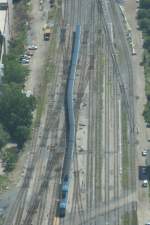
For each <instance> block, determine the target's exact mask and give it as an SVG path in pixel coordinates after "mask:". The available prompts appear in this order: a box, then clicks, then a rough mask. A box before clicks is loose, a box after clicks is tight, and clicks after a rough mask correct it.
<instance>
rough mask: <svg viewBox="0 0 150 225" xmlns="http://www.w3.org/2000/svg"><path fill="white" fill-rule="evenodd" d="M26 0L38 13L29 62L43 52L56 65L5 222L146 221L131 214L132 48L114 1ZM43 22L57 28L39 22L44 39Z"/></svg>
mask: <svg viewBox="0 0 150 225" xmlns="http://www.w3.org/2000/svg"><path fill="white" fill-rule="evenodd" d="M32 4H33V6H34V4H35V5H36V10H38V13H37V18H36V15H35V23H37V21H38V20H39V21H41V24H40V29H41V32H40V35H41V37H39V36H38V35H39V34H38V28H37V29H36V28H35V27H34V22H32V26H33V28H32V26H31V29H33V30H32V32H31V33H32V36H33V37H32V38H34V39H35V40H36V41H37V46H38V49H37V50H36V52H37V53H35V59H34V57H33V64H34V65H36V59H37V58H42V56H41V55H40V52H39V51H41V52H46V54H47V57H48V60H47V61H48V63H49V64H52V65H54V69H53V70H52V77H51V79H50V81H48V82H47V88H46V97H45V99H44V100H43V101H45V102H44V105H45V107H44V112H43V114H42V116H41V119H40V122H39V124H38V125H37V126H36V128H35V129H33V135H32V141H31V143H29V144H28V149H29V150H28V158H27V160H26V162H25V170H24V176H23V177H21V178H20V182H19V184H18V192H17V196H16V198H15V200H14V201H13V202H12V203H11V204H10V206H9V209H8V211H7V215H6V219H5V222H4V225H138V224H139V225H142V224H143V225H144V224H145V221H142V223H138V214H137V208H138V207H139V205H140V202H139V201H138V191H137V185H138V182H137V179H138V178H137V177H138V169H137V162H136V157H137V153H136V147H137V146H136V125H135V124H136V121H135V120H136V118H135V107H134V105H135V103H134V95H135V93H134V88H135V87H134V71H135V70H134V69H133V63H132V62H134V60H133V59H132V58H133V57H136V56H135V55H133V54H132V51H131V49H130V46H129V43H128V40H127V31H126V26H125V24H124V18H123V16H122V12H121V10H120V8H119V4H118V2H117V1H115V0H109V1H105V0H55V1H50V2H49V1H46V0H43V1H39V0H32ZM56 10H58V13H55V14H54V12H55V11H56ZM50 13H51V14H54V15H55V16H54V17H53V19H51V18H50V16H49V14H50ZM36 20H37V21H36ZM44 24H52V30H53V32H50V28H49V30H48V31H47V30H46V31H45V30H44V40H43V30H42V27H43V25H44ZM37 27H38V26H37ZM30 35H31V34H30V33H29V36H30ZM29 38H31V37H29ZM40 49H41V50H40ZM34 60H35V61H34ZM43 64H44V62H43ZM39 67H40V64H39V65H38V63H37V65H36V66H35V68H36V69H35V73H36V72H37V71H38V70H39ZM30 69H31V72H32V70H33V65H30ZM37 74H38V72H37ZM32 81H33V78H32V77H31V78H30V77H29V80H28V81H27V83H28V82H29V83H30V84H31V85H30V89H32V88H33V92H34V90H35V87H34V85H33V84H32ZM31 87H32V88H31ZM34 94H35V93H34ZM149 219H150V218H149Z"/></svg>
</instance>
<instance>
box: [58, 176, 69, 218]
mask: <svg viewBox="0 0 150 225" xmlns="http://www.w3.org/2000/svg"><path fill="white" fill-rule="evenodd" d="M68 189H69V177H68V175H66V176H65V177H64V179H63V183H62V187H61V193H60V199H61V201H60V204H59V214H60V217H64V216H65V210H66V205H67V197H68Z"/></svg>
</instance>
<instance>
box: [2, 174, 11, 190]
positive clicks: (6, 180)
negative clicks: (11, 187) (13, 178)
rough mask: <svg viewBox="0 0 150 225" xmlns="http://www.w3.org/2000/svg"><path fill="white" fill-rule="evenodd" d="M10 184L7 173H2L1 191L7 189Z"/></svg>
mask: <svg viewBox="0 0 150 225" xmlns="http://www.w3.org/2000/svg"><path fill="white" fill-rule="evenodd" d="M8 184H9V179H8V177H7V176H6V175H0V192H2V191H4V190H6V188H7V186H8Z"/></svg>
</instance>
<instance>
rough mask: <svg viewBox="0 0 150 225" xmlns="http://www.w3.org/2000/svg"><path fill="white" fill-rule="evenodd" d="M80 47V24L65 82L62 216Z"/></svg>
mask: <svg viewBox="0 0 150 225" xmlns="http://www.w3.org/2000/svg"><path fill="white" fill-rule="evenodd" d="M79 49H80V25H77V26H76V31H75V33H74V35H73V47H72V57H71V63H70V69H69V74H68V82H67V93H66V116H67V120H66V121H67V133H68V134H67V147H66V151H65V157H64V162H63V170H62V182H61V183H62V184H61V189H60V202H59V216H60V217H64V216H65V213H66V206H67V200H68V190H69V174H70V167H71V160H72V157H73V152H74V145H75V118H74V103H73V90H74V81H75V75H76V66H77V62H78V54H79Z"/></svg>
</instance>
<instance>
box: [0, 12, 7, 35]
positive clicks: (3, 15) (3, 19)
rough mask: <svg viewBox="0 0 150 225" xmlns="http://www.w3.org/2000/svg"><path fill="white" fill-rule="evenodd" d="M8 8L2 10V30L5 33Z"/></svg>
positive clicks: (0, 29)
mask: <svg viewBox="0 0 150 225" xmlns="http://www.w3.org/2000/svg"><path fill="white" fill-rule="evenodd" d="M6 14H7V11H6V10H2V11H1V10H0V31H1V33H2V34H3V33H4V30H5V20H6Z"/></svg>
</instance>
